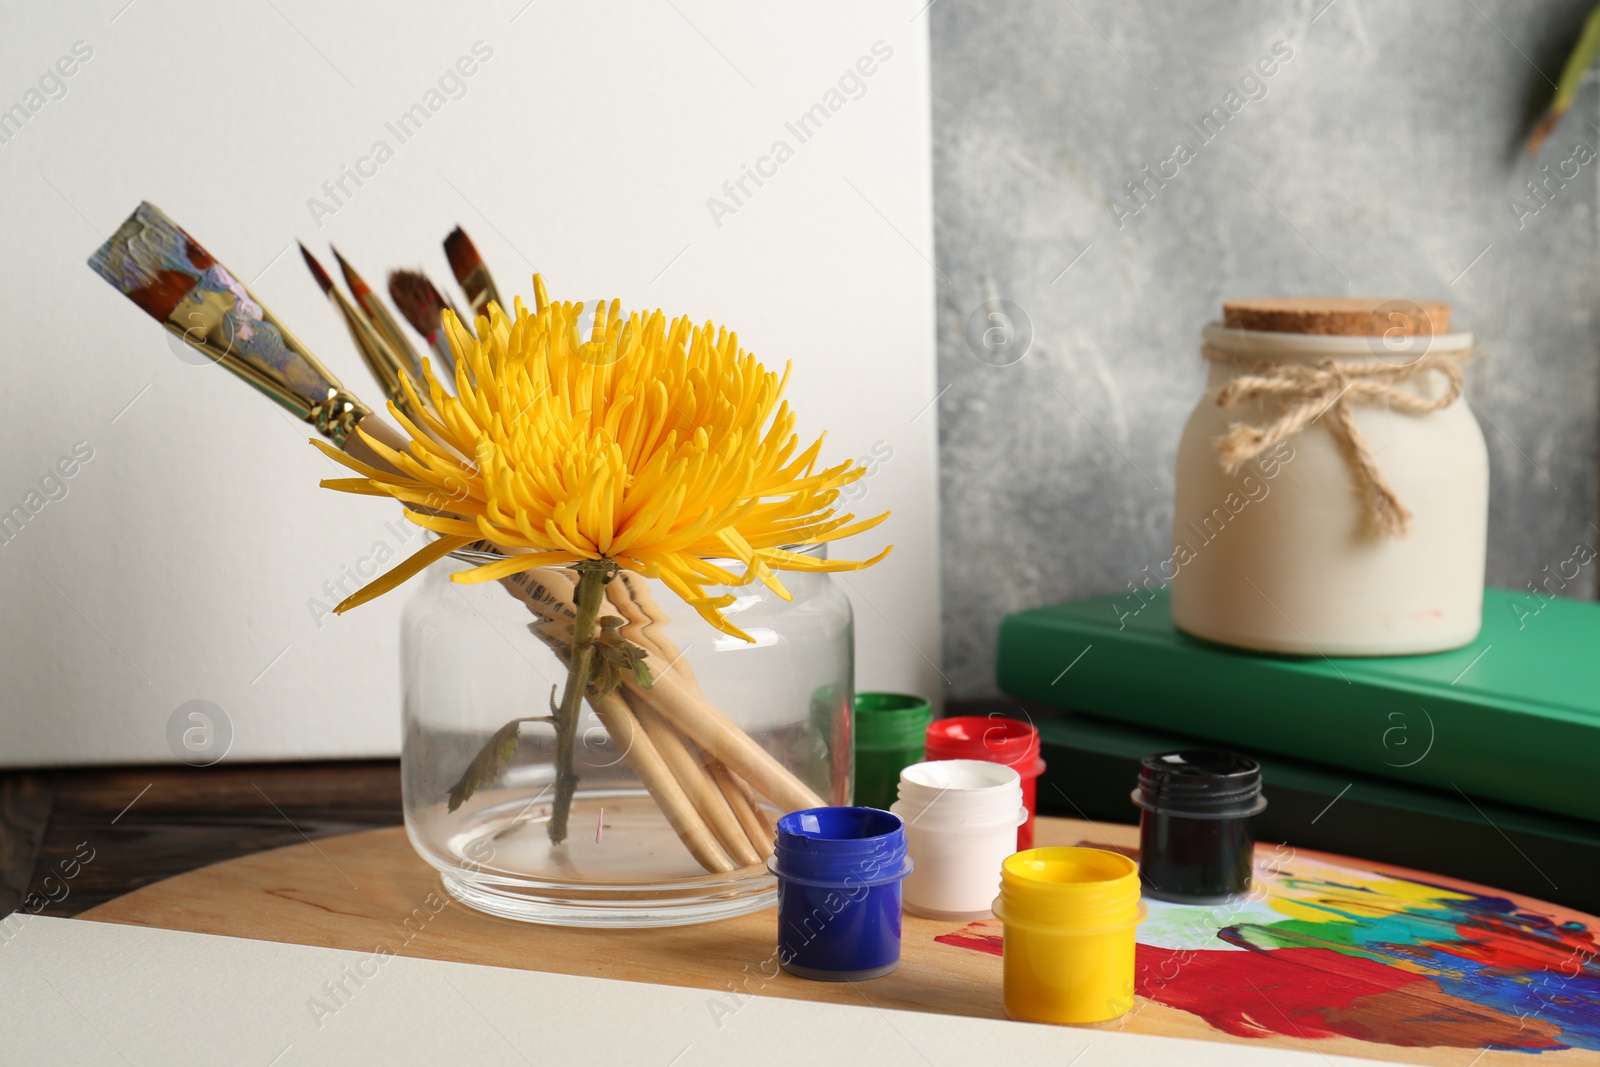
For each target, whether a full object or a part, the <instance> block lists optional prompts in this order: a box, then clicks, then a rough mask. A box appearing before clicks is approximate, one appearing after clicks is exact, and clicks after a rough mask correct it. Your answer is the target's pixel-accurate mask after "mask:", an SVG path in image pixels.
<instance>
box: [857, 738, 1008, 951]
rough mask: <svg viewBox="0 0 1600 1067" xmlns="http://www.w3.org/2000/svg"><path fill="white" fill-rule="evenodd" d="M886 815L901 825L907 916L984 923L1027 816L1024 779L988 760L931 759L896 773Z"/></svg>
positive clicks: (904, 902)
mask: <svg viewBox="0 0 1600 1067" xmlns="http://www.w3.org/2000/svg"><path fill="white" fill-rule="evenodd" d="M889 810H890V811H892V812H894V813H895V814H896V815H898V816H900V817H901V818H902V819H904V820H905V822H906V843H907V847H908V849H909V851H910V854H911V860H912V868H911V873H910V874H909V875H907V876H906V880H905V882H904V883H903V884H902V886H901V893H902V894H903V897H902V899H903V904H904V907H905V909H906V910H907V911H909V912H912V913H914V914H917V915H923V916H926V917H928V918H930V919H949V920H969V919H981V918H984V917H985V916H987V915H989V914H990V908H991V907H992V906H993V904H994V899H995V894H996V893H998V892H999V889H1000V865H1001V864H1003V863H1004V862H1005V860H1006V857H1007V856H1009V855H1011V854H1012V853H1013V852H1015V851H1016V850H1017V827H1018V826H1020V825H1022V823H1023V822H1025V821H1026V820H1027V818H1028V811H1027V809H1026V808H1025V807H1023V805H1022V776H1021V775H1019V774H1018V773H1017V772H1016V770H1014V769H1013V768H1011V767H1008V766H1006V765H1005V764H1003V763H990V762H988V761H987V760H966V759H953V760H933V761H930V762H928V763H914V764H912V765H911V766H910V767H907V768H906V769H905V770H903V771H901V772H900V799H899V800H897V801H895V802H894V804H893V805H892V806H891V807H890V809H889Z"/></svg>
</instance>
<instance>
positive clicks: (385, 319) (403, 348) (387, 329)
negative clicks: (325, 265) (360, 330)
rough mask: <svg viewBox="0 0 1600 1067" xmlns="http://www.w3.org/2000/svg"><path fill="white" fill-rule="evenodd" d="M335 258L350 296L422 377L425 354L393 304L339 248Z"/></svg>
mask: <svg viewBox="0 0 1600 1067" xmlns="http://www.w3.org/2000/svg"><path fill="white" fill-rule="evenodd" d="M333 258H334V259H336V260H338V261H339V270H340V271H341V272H343V274H344V283H345V284H346V285H348V286H349V287H350V296H351V298H352V299H354V300H355V302H356V306H357V307H359V308H360V309H361V310H362V311H365V312H366V313H367V321H369V322H371V323H372V328H373V329H375V330H377V331H378V333H380V334H382V335H383V339H384V340H385V341H387V342H389V347H390V348H392V349H394V353H395V355H397V356H399V357H400V359H401V361H402V362H403V363H404V364H405V367H406V369H407V370H408V371H410V372H411V376H412V378H414V379H415V380H417V381H419V382H420V381H422V356H421V355H419V354H418V352H417V347H416V346H415V345H413V344H412V343H411V338H409V337H407V336H406V332H405V331H404V330H402V329H401V328H400V324H399V323H398V322H396V321H395V318H394V316H393V315H391V314H389V306H388V305H387V304H385V303H384V302H383V298H382V297H380V296H379V295H378V294H377V293H375V292H373V291H372V287H371V286H370V285H368V284H367V282H366V279H365V278H363V277H361V275H359V274H357V273H356V270H355V268H354V267H352V266H351V265H350V264H349V263H347V262H345V258H344V257H343V256H341V255H340V254H339V250H338V249H337V248H335V249H334V250H333Z"/></svg>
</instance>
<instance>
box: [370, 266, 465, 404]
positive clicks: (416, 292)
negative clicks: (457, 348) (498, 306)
mask: <svg viewBox="0 0 1600 1067" xmlns="http://www.w3.org/2000/svg"><path fill="white" fill-rule="evenodd" d="M389 299H391V300H393V301H394V306H395V307H397V308H399V309H400V314H402V315H404V316H405V320H406V321H407V322H409V323H410V324H411V328H412V329H414V330H416V331H417V333H419V334H421V335H422V339H423V340H424V341H426V342H428V347H430V348H432V349H433V352H434V354H435V355H436V356H438V357H439V360H440V362H441V363H443V364H444V368H445V370H446V372H447V375H448V376H449V377H451V378H454V377H455V373H456V357H455V354H454V353H452V352H451V351H450V342H449V340H448V339H446V337H445V335H444V327H443V326H442V325H441V324H442V322H443V319H444V313H445V310H446V309H447V308H448V309H449V310H451V311H454V310H455V308H453V307H451V305H450V302H449V301H447V300H446V299H445V298H444V296H443V295H442V294H441V293H440V292H439V290H438V289H436V288H434V285H433V283H432V282H430V281H429V280H428V278H427V276H426V275H424V274H423V273H422V272H420V271H414V270H397V271H394V272H392V273H391V274H390V275H389ZM456 317H457V318H460V317H461V316H460V313H459V312H458V313H457V315H456ZM465 324H466V320H464V319H463V320H462V325H465Z"/></svg>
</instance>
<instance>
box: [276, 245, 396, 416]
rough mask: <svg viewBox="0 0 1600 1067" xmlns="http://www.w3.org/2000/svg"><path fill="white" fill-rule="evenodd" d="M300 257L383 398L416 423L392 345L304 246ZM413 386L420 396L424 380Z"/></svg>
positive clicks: (301, 248)
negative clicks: (344, 328)
mask: <svg viewBox="0 0 1600 1067" xmlns="http://www.w3.org/2000/svg"><path fill="white" fill-rule="evenodd" d="M300 255H301V256H302V257H303V258H304V259H305V261H306V266H307V267H308V268H310V270H311V276H312V277H313V278H315V279H316V281H317V285H318V286H319V287H321V289H322V294H323V295H324V296H326V297H327V298H328V299H329V300H330V301H332V302H333V306H334V307H335V308H337V309H338V310H339V314H340V316H342V317H343V318H344V324H345V326H346V327H348V328H349V330H350V339H351V340H352V341H354V342H355V345H356V351H358V352H360V353H361V359H362V361H363V362H364V363H366V365H367V370H369V371H371V372H372V376H373V377H374V378H376V379H377V381H378V384H379V385H380V386H381V387H382V388H383V394H384V396H386V397H388V398H389V399H390V400H392V401H394V403H395V406H396V407H398V408H399V409H400V410H401V411H404V412H405V413H406V415H407V416H409V417H410V418H411V419H412V420H413V421H415V420H416V418H417V412H416V410H415V408H414V406H413V405H412V403H411V398H410V397H409V396H407V395H406V391H405V388H404V387H403V386H402V385H401V384H400V380H401V378H402V377H404V376H405V374H406V373H407V371H406V369H405V368H403V367H402V366H401V363H400V357H398V356H397V355H395V352H394V349H392V348H390V347H389V342H387V341H385V340H384V339H383V336H382V335H381V334H379V333H378V331H377V330H376V329H375V328H374V327H373V325H372V323H371V322H370V321H368V319H367V316H366V315H365V314H363V313H362V311H361V309H360V308H358V307H356V306H355V304H353V303H351V302H350V298H349V297H347V296H345V295H344V294H343V293H341V292H340V291H339V290H338V288H337V287H336V286H335V285H334V284H333V278H331V277H330V276H329V275H328V272H327V270H325V269H324V268H323V266H322V264H321V263H319V262H317V258H316V257H315V256H313V255H312V254H311V253H310V251H308V250H307V249H306V246H305V245H301V246H300ZM411 385H412V388H414V389H416V390H418V393H419V395H420V394H421V391H422V379H421V378H420V377H418V378H415V379H413V380H412V383H411Z"/></svg>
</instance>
